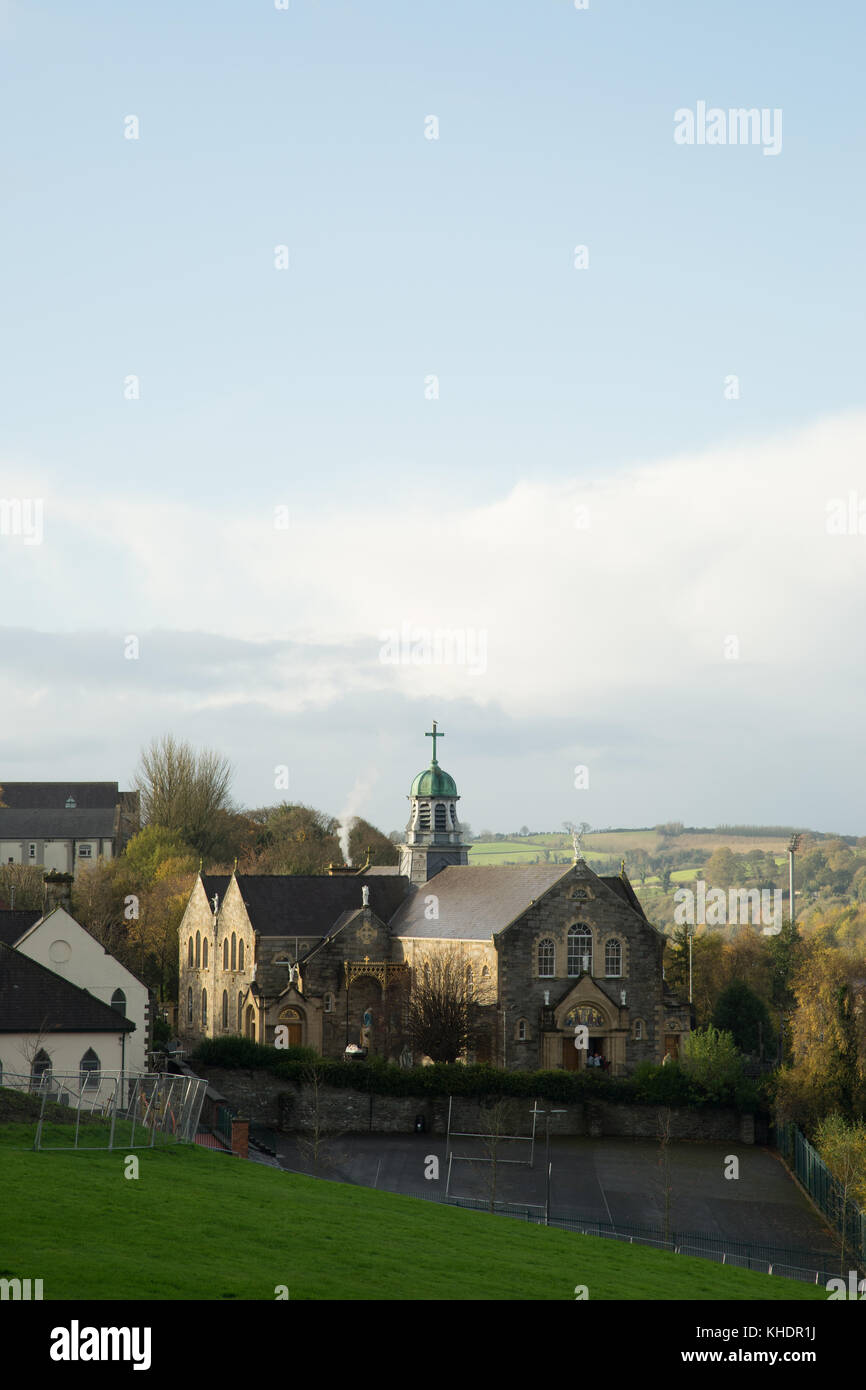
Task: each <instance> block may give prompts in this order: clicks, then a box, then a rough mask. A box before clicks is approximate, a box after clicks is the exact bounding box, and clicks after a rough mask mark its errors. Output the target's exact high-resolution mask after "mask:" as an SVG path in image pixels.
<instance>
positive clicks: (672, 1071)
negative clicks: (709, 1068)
mask: <svg viewBox="0 0 866 1390" xmlns="http://www.w3.org/2000/svg"><path fill="white" fill-rule="evenodd" d="M190 1061H191V1062H193V1063H195V1062H201V1063H202V1064H203V1065H205V1066H212V1067H227V1068H233V1067H248V1068H251V1069H254V1070H255V1069H261V1070H264V1071H269V1072H272V1073H273V1075H274V1076H278V1077H280V1078H281V1079H282V1080H284V1081H291V1082H292V1083H293V1084H294V1085H296V1086H301V1085H303V1084H304V1082H305V1081H307V1080H309V1076H310V1068H311V1066H315V1068H316V1071H317V1073H318V1076H319V1079H320V1080H321V1082H322V1083H323V1084H324V1085H326V1086H332V1087H335V1088H340V1089H348V1090H353V1091H366V1092H372V1093H373V1094H374V1095H380V1096H450V1095H453V1096H526V1097H529V1098H530V1099H532V1098H534V1097H538V1098H539V1099H541V1100H550V1101H558V1102H559V1103H560V1104H567V1103H569V1102H579V1101H593V1100H598V1101H601V1100H607V1101H619V1102H620V1103H621V1104H629V1103H632V1104H652V1105H690V1106H716V1105H736V1106H737V1108H738V1109H740V1110H746V1111H752V1110H756V1109H758V1108H759V1106H760V1104H761V1096H760V1092H759V1090H758V1088H757V1086H755V1085H754V1084H752V1083H751V1082H745V1083H740V1084H738V1085H737V1086H736V1087H735V1088H733V1089H730V1090H729V1091H728V1092H727V1093H721V1094H715V1095H708V1094H707V1092H706V1091H705V1090H704V1088H703V1087H701V1086H699V1085H698V1084H697V1083H696V1082H694V1081H693V1080H692V1079H691V1078H690V1077H689V1076H687V1075H686V1073H685V1072H684V1071H683V1070H682V1069H681V1068H680V1066H679V1065H678V1064H677V1063H676V1062H670V1063H668V1064H667V1066H654V1065H653V1064H652V1063H651V1062H643V1063H641V1065H640V1066H639V1067H637V1068H636V1069H635V1071H634V1072H633V1073H632V1074H631V1075H630V1076H609V1075H607V1074H606V1073H605V1072H601V1071H598V1070H593V1071H589V1070H585V1071H579V1072H570V1071H500V1070H499V1069H498V1068H495V1067H488V1066H463V1065H462V1064H460V1063H452V1062H436V1063H434V1064H433V1065H432V1066H428V1067H398V1066H395V1065H394V1064H393V1063H389V1062H385V1061H382V1060H381V1059H379V1058H373V1059H371V1060H370V1061H369V1062H336V1061H331V1060H329V1059H327V1058H323V1057H320V1056H319V1054H318V1053H317V1052H314V1051H313V1050H312V1049H311V1048H306V1047H289V1048H284V1049H280V1048H274V1047H269V1046H266V1045H265V1044H263V1043H254V1042H251V1041H250V1040H249V1039H248V1038H207V1039H203V1040H202V1041H201V1042H200V1043H199V1044H198V1046H197V1047H196V1049H195V1051H194V1052H193V1053H192V1054H191V1057H190Z"/></svg>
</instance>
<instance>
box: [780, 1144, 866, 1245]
mask: <svg viewBox="0 0 866 1390" xmlns="http://www.w3.org/2000/svg"><path fill="white" fill-rule="evenodd" d="M775 1133H776V1145H777V1147H778V1149H779V1152H780V1154H781V1155H782V1157H783V1158H784V1160H785V1162H786V1163H787V1165H788V1167H789V1168H790V1169H791V1171H792V1173H793V1174H794V1176H795V1177H796V1178H797V1180H798V1182H800V1183H801V1184H802V1186H803V1187H804V1188H805V1189H806V1191H807V1192H808V1194H809V1196H810V1197H811V1199H812V1201H813V1202H814V1203H815V1206H816V1207H817V1208H818V1210H819V1211H820V1212H822V1213H823V1215H824V1216H826V1218H827V1220H828V1221H829V1222H830V1224H831V1225H832V1226H833V1228H834V1229H835V1230H836V1231H838V1232H839V1235H840V1236H844V1240H845V1246H846V1249H848V1250H850V1252H851V1256H852V1259H855V1260H857V1261H858V1262H859V1264H860V1265H862V1266H866V1212H864V1211H861V1209H860V1207H859V1206H858V1205H857V1203H856V1202H854V1201H852V1200H851V1198H850V1197H849V1198H848V1199H847V1200H846V1198H845V1193H844V1190H843V1188H842V1185H841V1183H839V1182H838V1181H837V1180H836V1178H834V1177H833V1174H832V1173H831V1172H830V1169H829V1168H828V1167H827V1165H826V1163H825V1162H824V1160H823V1159H822V1157H821V1155H820V1154H819V1153H818V1150H817V1149H816V1148H814V1147H813V1145H812V1144H810V1143H809V1140H808V1139H807V1138H806V1136H805V1134H802V1133H801V1131H800V1130H799V1129H798V1128H797V1126H796V1125H793V1124H789V1125H777V1126H776V1131H775ZM837 1272H838V1271H837Z"/></svg>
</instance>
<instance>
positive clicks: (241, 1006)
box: [238, 990, 244, 1033]
mask: <svg viewBox="0 0 866 1390" xmlns="http://www.w3.org/2000/svg"><path fill="white" fill-rule="evenodd" d="M243 1029H244V996H243V995H242V994H241V992H240V990H238V1032H239V1033H242V1032H243Z"/></svg>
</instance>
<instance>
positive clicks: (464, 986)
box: [407, 947, 493, 1062]
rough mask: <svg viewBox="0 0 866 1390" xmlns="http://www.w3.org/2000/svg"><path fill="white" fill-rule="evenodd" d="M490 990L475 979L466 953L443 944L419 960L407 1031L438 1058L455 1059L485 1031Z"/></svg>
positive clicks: (420, 1047)
mask: <svg viewBox="0 0 866 1390" xmlns="http://www.w3.org/2000/svg"><path fill="white" fill-rule="evenodd" d="M492 1002H493V1000H492V997H490V991H489V990H488V989H487V988H486V987H482V986H480V985H479V984H477V983H476V980H475V974H474V971H473V969H472V966H471V963H470V962H469V961H467V960H466V958H465V956H464V955H463V953H462V952H458V951H455V950H450V949H448V948H447V947H443V948H441V949H440V950H438V951H430V952H427V953H426V954H424V955H423V956H418V957H416V959H415V969H414V979H413V981H412V987H411V992H410V995H409V1021H408V1027H407V1032H408V1035H409V1038H410V1040H411V1042H412V1045H413V1046H414V1047H415V1048H416V1050H417V1051H419V1052H423V1053H426V1055H427V1056H428V1057H431V1058H432V1059H433V1061H434V1062H456V1061H457V1058H458V1057H459V1056H461V1054H462V1053H464V1052H468V1051H473V1050H474V1049H475V1047H476V1046H477V1044H478V1041H479V1039H480V1038H481V1036H482V1034H483V1033H484V1032H485V1031H486V1026H489V1025H487V1024H486V1019H485V1008H486V1007H487V1006H489V1005H490V1004H491V1003H492Z"/></svg>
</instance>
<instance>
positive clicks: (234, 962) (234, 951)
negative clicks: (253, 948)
mask: <svg viewBox="0 0 866 1390" xmlns="http://www.w3.org/2000/svg"><path fill="white" fill-rule="evenodd" d="M237 960H238V939H237V936H236V935H235V933H234V932H232V970H235V969H236V968H237Z"/></svg>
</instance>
